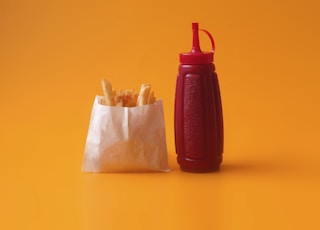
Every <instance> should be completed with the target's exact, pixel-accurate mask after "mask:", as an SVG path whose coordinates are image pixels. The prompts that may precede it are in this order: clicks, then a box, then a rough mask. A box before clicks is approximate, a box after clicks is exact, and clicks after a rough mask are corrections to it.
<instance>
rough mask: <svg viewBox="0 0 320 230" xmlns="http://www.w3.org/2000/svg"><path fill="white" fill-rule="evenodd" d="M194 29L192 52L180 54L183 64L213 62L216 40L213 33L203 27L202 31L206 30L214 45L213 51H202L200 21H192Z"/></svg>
mask: <svg viewBox="0 0 320 230" xmlns="http://www.w3.org/2000/svg"><path fill="white" fill-rule="evenodd" d="M192 31H193V42H192V49H191V52H188V53H181V54H180V63H181V64H208V63H212V62H213V54H214V50H215V47H214V40H213V37H212V35H211V34H210V33H209V32H208V31H207V30H203V29H201V30H200V31H203V32H205V33H206V34H207V35H208V36H209V38H210V40H211V45H212V51H211V52H202V51H201V49H200V44H199V33H198V31H199V23H197V22H195V23H192Z"/></svg>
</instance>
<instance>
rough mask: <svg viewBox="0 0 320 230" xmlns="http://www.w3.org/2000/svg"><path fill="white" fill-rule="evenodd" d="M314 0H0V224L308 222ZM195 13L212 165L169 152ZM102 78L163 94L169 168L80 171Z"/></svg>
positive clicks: (315, 101)
mask: <svg viewBox="0 0 320 230" xmlns="http://www.w3.org/2000/svg"><path fill="white" fill-rule="evenodd" d="M318 2H319V1H317V0H303V1H302V0H300V1H298V0H294V1H289V0H268V1H266V0H263V1H254V0H243V1H236V0H228V1H216V0H198V1H182V0H171V1H166V0H164V1H157V2H156V1H155V2H153V1H147V0H136V1H125V0H106V1H73V2H71V1H34V0H32V1H31V0H30V1H27V0H26V1H15V0H1V1H0V108H1V113H0V229H161V230H164V229H319V228H320V223H319V207H320V198H319V196H320V188H319V176H320V167H319V164H320V155H319V153H320V144H319V130H320V122H319V117H320V112H319V111H320V110H319V99H320V93H319V83H320V80H319V79H320V70H319V61H320V58H319V54H320V46H319V41H320V32H319V24H320V14H319V10H320V4H319V3H318ZM194 21H198V22H199V23H200V27H201V28H205V29H207V30H209V31H210V32H211V33H212V34H213V36H214V38H215V41H216V55H215V64H216V68H217V72H218V76H219V80H220V87H221V93H222V100H223V109H224V121H225V152H224V162H223V165H222V168H221V171H220V172H218V173H209V174H190V173H184V172H181V171H180V170H179V168H178V166H177V164H176V160H175V150H174V139H173V106H174V91H175V80H176V74H177V68H178V64H179V59H178V55H179V53H180V52H184V51H189V50H190V48H191V22H194ZM201 44H202V48H203V50H207V49H209V48H210V44H209V39H208V38H206V37H205V35H201ZM102 77H106V78H108V79H109V80H110V81H111V82H112V84H113V86H114V87H115V88H117V89H127V88H132V87H134V88H135V89H138V88H139V86H140V84H141V83H145V82H149V83H151V84H152V87H153V89H154V90H155V93H156V95H157V96H158V97H161V98H163V100H164V110H165V121H166V130H167V145H168V151H169V153H168V154H169V160H170V161H169V163H170V167H171V169H172V171H171V172H170V173H127V174H85V173H82V172H81V164H82V157H83V150H84V145H85V140H86V135H87V129H88V124H89V118H90V113H91V106H92V103H93V99H94V96H95V95H96V94H102V90H101V86H100V79H101V78H102Z"/></svg>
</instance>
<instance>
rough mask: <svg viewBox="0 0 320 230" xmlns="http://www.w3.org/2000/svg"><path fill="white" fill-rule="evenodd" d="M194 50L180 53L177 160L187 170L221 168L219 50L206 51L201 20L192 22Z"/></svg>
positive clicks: (221, 131) (176, 128)
mask: <svg viewBox="0 0 320 230" xmlns="http://www.w3.org/2000/svg"><path fill="white" fill-rule="evenodd" d="M192 30H193V45H192V50H191V52H188V53H181V54H180V66H179V74H178V76H177V83H176V94H175V108H174V109H175V110H174V131H175V145H176V153H177V161H178V164H179V165H180V168H181V169H182V170H183V171H188V172H210V171H216V170H219V168H220V164H221V162H222V153H223V118H222V105H221V96H220V89H219V83H218V77H217V74H216V72H215V66H214V64H213V54H214V50H215V46H214V40H213V38H212V36H211V34H210V33H209V32H208V31H206V30H201V31H203V32H205V33H206V34H207V35H208V36H209V38H210V40H211V44H212V51H211V52H202V51H201V49H200V45H199V35H198V30H199V28H198V23H192Z"/></svg>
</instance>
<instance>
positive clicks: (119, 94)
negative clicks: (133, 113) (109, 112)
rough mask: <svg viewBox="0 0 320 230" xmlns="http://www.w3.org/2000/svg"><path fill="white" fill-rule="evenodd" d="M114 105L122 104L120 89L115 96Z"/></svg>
mask: <svg viewBox="0 0 320 230" xmlns="http://www.w3.org/2000/svg"><path fill="white" fill-rule="evenodd" d="M115 105H116V106H124V104H123V93H122V90H120V92H119V93H118V94H117V96H116V98H115Z"/></svg>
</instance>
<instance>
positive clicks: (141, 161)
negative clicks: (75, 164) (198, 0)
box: [82, 96, 169, 172]
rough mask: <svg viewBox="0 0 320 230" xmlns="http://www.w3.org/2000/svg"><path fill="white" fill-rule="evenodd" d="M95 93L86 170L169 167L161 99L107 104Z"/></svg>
mask: <svg viewBox="0 0 320 230" xmlns="http://www.w3.org/2000/svg"><path fill="white" fill-rule="evenodd" d="M101 99H102V97H101V96H96V98H95V100H94V104H93V108H92V113H91V119H90V125H89V130H88V135H87V141H86V146H85V152H84V159H83V165H82V170H83V171H84V172H132V171H169V166H168V155H167V144H166V133H165V124H164V115H163V104H162V100H157V101H156V102H155V103H154V104H150V105H143V106H136V107H116V106H106V105H102V104H101V103H100V101H101Z"/></svg>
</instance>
